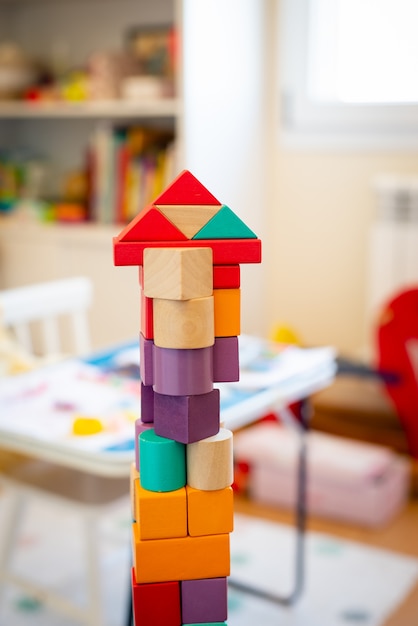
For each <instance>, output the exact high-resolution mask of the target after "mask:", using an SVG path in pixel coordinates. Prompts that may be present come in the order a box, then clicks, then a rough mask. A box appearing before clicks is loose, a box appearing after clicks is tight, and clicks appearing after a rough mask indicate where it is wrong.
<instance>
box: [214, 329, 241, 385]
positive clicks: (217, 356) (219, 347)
mask: <svg viewBox="0 0 418 626" xmlns="http://www.w3.org/2000/svg"><path fill="white" fill-rule="evenodd" d="M237 380H239V350H238V337H215V344H214V346H213V382H215V383H230V382H233V381H237Z"/></svg>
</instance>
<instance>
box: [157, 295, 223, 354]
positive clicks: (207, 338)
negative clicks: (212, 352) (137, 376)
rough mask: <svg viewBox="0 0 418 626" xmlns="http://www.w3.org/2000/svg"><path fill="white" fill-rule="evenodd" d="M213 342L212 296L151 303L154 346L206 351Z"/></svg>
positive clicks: (158, 300)
mask: <svg viewBox="0 0 418 626" xmlns="http://www.w3.org/2000/svg"><path fill="white" fill-rule="evenodd" d="M214 341H215V325H214V308H213V296H208V297H207V298H193V300H183V301H179V300H160V299H159V298H155V300H154V343H155V345H156V346H159V347H160V348H177V349H180V350H184V349H188V348H191V349H193V348H207V347H208V346H212V345H213V343H214Z"/></svg>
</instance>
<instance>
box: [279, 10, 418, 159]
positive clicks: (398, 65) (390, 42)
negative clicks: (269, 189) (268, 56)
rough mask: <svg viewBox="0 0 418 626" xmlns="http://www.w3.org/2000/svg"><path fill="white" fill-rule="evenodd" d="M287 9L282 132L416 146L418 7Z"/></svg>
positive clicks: (283, 53) (417, 129) (283, 50)
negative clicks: (417, 32) (417, 27)
mask: <svg viewBox="0 0 418 626" xmlns="http://www.w3.org/2000/svg"><path fill="white" fill-rule="evenodd" d="M282 5H283V11H282V16H281V21H282V31H281V41H282V46H281V59H282V67H281V71H282V75H281V76H282V120H283V129H284V131H285V133H288V135H290V136H292V135H293V137H297V136H299V137H304V138H305V139H309V137H310V138H314V139H315V138H316V140H318V139H319V140H322V141H326V140H327V139H328V140H333V141H335V140H337V141H341V140H343V141H345V142H347V143H356V142H357V143H358V142H362V143H363V144H364V145H366V144H367V145H371V144H373V145H375V146H378V145H381V146H383V145H387V146H388V147H389V146H394V147H399V146H400V145H403V146H407V145H410V146H411V147H416V148H418V70H417V68H418V63H417V61H418V37H417V35H416V24H417V22H418V2H417V1H416V0H283V2H282Z"/></svg>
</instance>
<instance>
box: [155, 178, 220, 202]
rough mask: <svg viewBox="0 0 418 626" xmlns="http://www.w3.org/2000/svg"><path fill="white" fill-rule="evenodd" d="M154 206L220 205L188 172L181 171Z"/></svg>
mask: <svg viewBox="0 0 418 626" xmlns="http://www.w3.org/2000/svg"><path fill="white" fill-rule="evenodd" d="M154 204H212V205H214V204H219V205H220V204H221V203H220V202H219V200H217V199H216V198H215V196H213V195H212V194H211V193H210V191H208V190H207V189H206V187H204V186H203V185H202V183H201V182H200V181H198V180H197V178H196V177H195V176H193V174H192V173H191V172H189V171H188V170H183V171H182V172H180V174H179V175H178V176H177V177H176V178H175V179H174V180H173V182H172V183H171V184H170V185H169V186H168V187H167V188H166V189H165V190H164V191H163V192H162V194H161V195H159V196H158V198H156V199H155V200H154Z"/></svg>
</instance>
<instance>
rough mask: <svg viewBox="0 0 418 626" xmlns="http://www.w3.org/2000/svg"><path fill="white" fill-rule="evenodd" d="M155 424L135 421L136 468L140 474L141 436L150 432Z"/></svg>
mask: <svg viewBox="0 0 418 626" xmlns="http://www.w3.org/2000/svg"><path fill="white" fill-rule="evenodd" d="M152 426H153V424H144V422H143V421H142V420H140V419H139V420H135V467H136V469H137V470H138V472H139V441H138V438H139V435H140V434H141V433H143V432H144V430H148V429H149V428H152Z"/></svg>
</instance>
